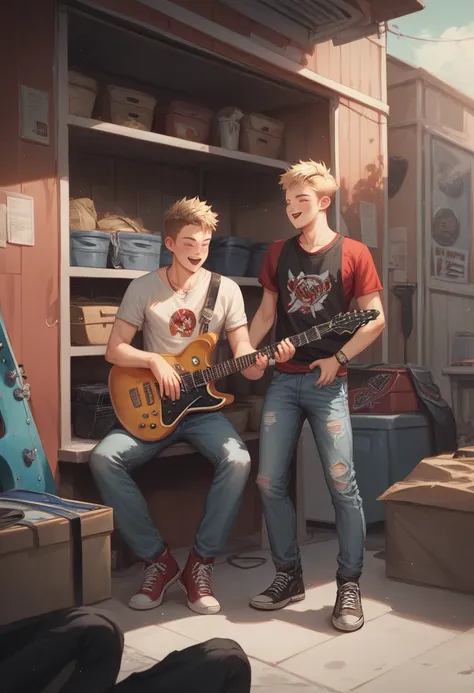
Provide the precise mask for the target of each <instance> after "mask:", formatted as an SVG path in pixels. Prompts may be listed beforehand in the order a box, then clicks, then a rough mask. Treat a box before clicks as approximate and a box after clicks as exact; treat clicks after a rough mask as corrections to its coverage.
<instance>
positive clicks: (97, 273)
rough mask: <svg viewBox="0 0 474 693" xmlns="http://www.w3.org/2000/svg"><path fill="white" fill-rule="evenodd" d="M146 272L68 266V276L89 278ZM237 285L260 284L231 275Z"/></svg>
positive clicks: (139, 274)
mask: <svg viewBox="0 0 474 693" xmlns="http://www.w3.org/2000/svg"><path fill="white" fill-rule="evenodd" d="M144 274H148V272H147V271H145V272H142V271H140V270H124V269H100V268H96V267H70V269H69V276H70V277H84V278H87V277H89V278H90V279H136V278H137V277H142V276H143V275H144ZM231 279H233V280H234V281H235V282H236V283H237V284H238V285H239V286H260V283H259V281H258V279H257V277H231Z"/></svg>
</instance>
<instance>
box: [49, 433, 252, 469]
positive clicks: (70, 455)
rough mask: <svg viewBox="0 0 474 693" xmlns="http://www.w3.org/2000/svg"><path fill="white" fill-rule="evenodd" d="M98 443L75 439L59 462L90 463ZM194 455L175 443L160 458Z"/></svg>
mask: <svg viewBox="0 0 474 693" xmlns="http://www.w3.org/2000/svg"><path fill="white" fill-rule="evenodd" d="M241 437H242V440H243V441H244V442H248V441H249V440H257V439H258V437H259V434H258V433H257V432H254V431H248V432H247V433H242V434H241ZM98 442H99V441H98V440H83V439H81V438H73V439H72V441H71V445H70V446H68V447H66V448H62V449H61V450H59V452H58V460H59V461H60V462H73V463H75V464H84V463H86V462H88V461H89V457H90V454H91V451H92V450H93V449H94V448H95V446H96V445H97V443H98ZM192 454H197V450H196V449H195V448H193V446H192V445H189V444H188V443H175V445H170V447H169V448H166V450H163V452H162V453H160V455H159V456H160V457H176V456H178V455H192Z"/></svg>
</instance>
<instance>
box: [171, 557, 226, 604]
mask: <svg viewBox="0 0 474 693" xmlns="http://www.w3.org/2000/svg"><path fill="white" fill-rule="evenodd" d="M213 563H214V559H213V558H201V557H200V556H198V555H197V554H195V553H194V551H191V553H190V554H189V558H188V562H187V563H186V567H185V568H184V570H183V572H182V573H181V578H180V579H179V582H178V585H179V586H180V587H181V589H182V590H183V592H185V593H186V595H187V597H188V606H189V608H190V609H191V611H195V612H196V613H197V614H217V612H218V611H220V608H221V605H220V604H219V602H218V601H217V599H216V598H215V597H214V595H213V594H212V567H213V566H212V564H213Z"/></svg>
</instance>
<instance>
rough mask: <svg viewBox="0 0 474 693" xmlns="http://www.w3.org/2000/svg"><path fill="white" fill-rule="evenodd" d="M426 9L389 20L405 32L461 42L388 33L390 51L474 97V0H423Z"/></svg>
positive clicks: (393, 25)
mask: <svg viewBox="0 0 474 693" xmlns="http://www.w3.org/2000/svg"><path fill="white" fill-rule="evenodd" d="M423 2H424V4H425V9H424V10H421V11H420V12H416V13H415V14H411V15H408V16H406V17H401V18H400V19H396V20H394V21H393V22H389V27H393V28H394V29H395V27H397V29H398V31H400V32H401V33H402V34H409V35H410V36H422V37H425V38H437V39H460V38H464V37H468V36H472V37H473V40H472V41H464V42H461V43H429V42H424V41H412V40H411V39H407V38H397V37H396V36H393V34H389V35H388V53H389V55H393V56H395V57H397V58H400V59H401V60H406V61H407V62H409V63H412V64H413V65H416V66H417V67H423V68H424V69H425V70H428V72H431V73H433V74H434V75H436V76H437V77H440V78H441V79H443V80H444V81H445V82H448V83H449V84H450V85H451V86H453V87H456V89H459V90H460V91H462V92H464V93H465V94H468V95H469V96H471V97H473V98H474V0H423Z"/></svg>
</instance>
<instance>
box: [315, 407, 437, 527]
mask: <svg viewBox="0 0 474 693" xmlns="http://www.w3.org/2000/svg"><path fill="white" fill-rule="evenodd" d="M351 421H352V431H353V436H354V465H355V470H356V477H357V483H358V484H359V491H360V495H361V497H362V501H363V506H364V513H365V519H366V522H367V523H368V524H371V523H374V522H380V521H382V520H383V519H384V504H383V503H382V502H381V501H378V500H377V498H378V497H379V496H380V495H381V494H382V493H383V492H384V491H386V490H387V488H389V486H391V485H392V484H394V483H395V482H396V481H401V480H402V479H404V478H405V477H406V476H407V475H408V474H410V472H412V471H413V469H414V468H415V467H416V465H417V464H418V463H419V462H420V461H421V460H422V459H423V458H425V457H429V456H430V455H432V454H433V451H434V448H433V440H432V436H431V429H430V427H429V425H428V422H427V421H426V419H425V417H424V416H422V415H421V414H398V415H392V416H376V415H373V416H372V415H367V414H360V415H355V414H354V415H352V416H351ZM302 462H303V474H304V485H305V516H306V519H307V520H314V521H316V522H325V523H329V524H333V523H334V509H333V506H332V503H331V497H330V495H329V492H328V490H327V487H326V482H325V479H324V475H323V471H322V466H321V460H320V458H319V453H318V450H317V448H316V446H315V444H314V440H313V434H312V431H311V428H310V426H309V424H308V423H307V422H306V423H305V424H304V426H303V432H302Z"/></svg>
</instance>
